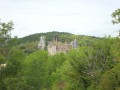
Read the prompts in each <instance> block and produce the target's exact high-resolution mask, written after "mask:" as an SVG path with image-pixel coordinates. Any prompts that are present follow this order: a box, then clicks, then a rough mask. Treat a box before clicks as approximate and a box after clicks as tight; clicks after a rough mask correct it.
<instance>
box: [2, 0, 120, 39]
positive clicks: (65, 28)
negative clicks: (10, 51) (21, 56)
mask: <svg viewBox="0 0 120 90" xmlns="http://www.w3.org/2000/svg"><path fill="white" fill-rule="evenodd" d="M118 8H120V0H0V19H1V22H8V21H10V20H12V21H13V22H14V30H13V31H12V36H18V37H24V36H27V35H30V34H35V33H44V32H51V31H59V32H69V33H73V34H77V35H90V36H97V37H104V36H105V35H111V36H117V35H118V32H117V30H118V29H119V28H120V26H118V25H113V24H112V22H111V20H112V17H111V14H112V13H113V12H114V11H115V10H116V9H118Z"/></svg>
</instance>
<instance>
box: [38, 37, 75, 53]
mask: <svg viewBox="0 0 120 90" xmlns="http://www.w3.org/2000/svg"><path fill="white" fill-rule="evenodd" d="M38 48H39V49H44V48H45V37H44V36H41V37H40V41H39V43H38ZM72 48H77V40H76V39H74V41H71V43H70V44H67V43H61V42H58V41H57V39H56V40H54V39H53V41H49V42H48V45H47V50H48V52H49V54H50V55H55V54H56V53H60V52H63V53H66V52H68V51H69V50H70V49H72Z"/></svg>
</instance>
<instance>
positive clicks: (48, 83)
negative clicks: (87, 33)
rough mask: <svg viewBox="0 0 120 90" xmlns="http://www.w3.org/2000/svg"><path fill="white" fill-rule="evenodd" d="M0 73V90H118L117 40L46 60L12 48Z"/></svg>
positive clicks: (119, 60)
mask: <svg viewBox="0 0 120 90" xmlns="http://www.w3.org/2000/svg"><path fill="white" fill-rule="evenodd" d="M7 59H8V60H7V62H6V64H7V66H6V67H5V68H2V69H1V72H0V90H119V89H120V38H118V37H117V38H110V37H106V38H103V39H102V40H96V41H95V43H94V44H93V45H90V46H80V47H79V48H78V49H72V50H70V51H69V52H68V53H66V54H64V53H59V54H56V55H54V56H50V55H49V54H48V52H47V51H44V50H39V51H36V52H34V53H31V54H26V53H24V52H23V50H20V49H17V48H12V49H11V50H10V51H9V56H8V58H7Z"/></svg>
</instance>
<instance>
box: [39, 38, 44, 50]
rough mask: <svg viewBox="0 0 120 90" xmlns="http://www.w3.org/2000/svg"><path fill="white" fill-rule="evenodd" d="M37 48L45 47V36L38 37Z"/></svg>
mask: <svg viewBox="0 0 120 90" xmlns="http://www.w3.org/2000/svg"><path fill="white" fill-rule="evenodd" d="M38 48H39V49H44V48H45V37H44V36H41V37H40V41H39V43H38Z"/></svg>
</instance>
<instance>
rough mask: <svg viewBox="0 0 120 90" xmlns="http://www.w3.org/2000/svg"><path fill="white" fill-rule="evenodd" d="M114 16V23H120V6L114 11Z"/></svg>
mask: <svg viewBox="0 0 120 90" xmlns="http://www.w3.org/2000/svg"><path fill="white" fill-rule="evenodd" d="M112 17H113V20H112V22H113V24H118V23H120V8H118V9H117V10H115V11H114V12H113V13H112Z"/></svg>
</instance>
